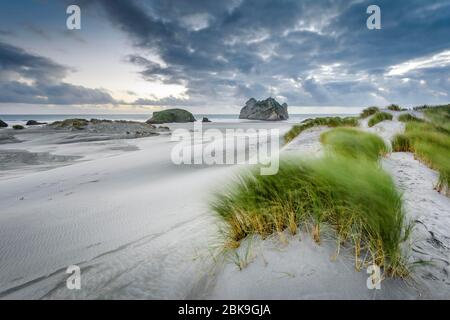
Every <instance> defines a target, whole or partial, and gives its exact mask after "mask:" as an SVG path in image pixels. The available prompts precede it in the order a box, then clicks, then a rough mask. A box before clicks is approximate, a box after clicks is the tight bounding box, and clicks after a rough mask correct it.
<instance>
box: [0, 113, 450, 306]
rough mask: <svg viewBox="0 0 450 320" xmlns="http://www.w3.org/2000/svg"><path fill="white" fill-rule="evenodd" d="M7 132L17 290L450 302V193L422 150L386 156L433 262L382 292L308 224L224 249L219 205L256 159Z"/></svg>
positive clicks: (383, 126)
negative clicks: (181, 160) (229, 251)
mask: <svg viewBox="0 0 450 320" xmlns="http://www.w3.org/2000/svg"><path fill="white" fill-rule="evenodd" d="M169 127H170V130H171V131H173V130H175V129H177V128H187V129H191V128H192V124H172V125H169ZM205 127H208V128H216V129H219V130H224V129H227V128H228V129H232V128H243V129H245V128H274V127H276V128H278V129H280V132H281V134H283V133H285V132H286V131H287V130H289V128H290V127H291V124H289V123H286V122H279V123H267V122H240V123H226V122H224V123H208V124H206V125H205ZM361 127H362V128H363V129H364V130H368V131H371V132H375V133H377V134H379V135H380V136H381V137H383V139H385V140H386V141H387V142H389V141H390V139H392V137H393V135H394V134H395V133H398V132H401V131H402V130H403V129H404V128H403V124H402V123H400V122H398V121H397V120H396V119H394V121H384V122H381V123H379V124H378V125H376V126H374V127H372V128H368V127H367V124H366V122H364V121H363V122H362V124H361ZM326 130H328V128H326V127H316V128H312V129H308V130H306V131H305V132H303V133H302V134H300V135H299V136H298V137H297V138H296V139H294V140H293V141H291V142H290V143H289V144H287V145H286V146H284V147H283V149H282V154H296V155H300V156H305V157H319V156H320V155H321V154H322V153H323V147H322V146H321V143H320V141H319V136H320V134H321V133H323V132H324V131H326ZM1 134H2V135H3V137H7V138H5V139H4V141H7V142H8V143H2V144H0V155H1V156H2V159H5V161H2V165H1V166H2V167H1V169H2V170H1V171H0V203H1V206H2V210H1V214H0V261H1V264H0V297H1V298H3V299H18V298H29V299H60V298H63V299H66V298H69V299H74V298H76V299H109V298H112V299H128V298H134V299H187V298H193V299H199V298H207V299H230V298H233V299H237V298H242V299H418V298H419V299H420V298H424V299H429V298H449V292H450V281H449V277H448V274H449V271H450V270H449V258H450V239H449V238H448V236H447V235H448V234H449V231H450V211H449V208H450V201H449V198H448V197H445V196H444V195H441V194H439V193H438V192H437V191H435V190H433V185H434V183H435V181H436V179H437V174H436V173H435V172H434V171H433V170H431V169H429V168H427V167H425V166H424V165H423V164H421V163H420V162H418V161H417V160H414V157H413V156H412V155H411V154H408V153H393V154H390V155H389V156H387V157H386V158H385V159H383V162H382V165H383V167H384V168H385V169H386V170H388V171H389V172H390V173H391V174H392V176H393V177H394V180H395V182H396V184H397V186H398V188H400V189H401V190H402V192H403V193H404V201H405V206H406V210H407V214H408V218H409V219H413V220H416V221H417V222H418V226H417V227H416V228H415V231H414V236H413V237H412V238H413V240H412V248H413V251H412V256H411V259H412V260H417V259H424V260H429V261H433V264H430V265H425V266H420V267H418V268H417V270H416V271H414V273H413V276H412V277H411V279H410V280H408V281H403V280H400V279H387V280H385V281H383V288H382V290H376V291H370V290H367V287H366V281H367V277H368V275H367V274H366V272H365V270H361V271H356V270H355V267H354V265H353V260H352V257H351V252H350V251H349V250H350V249H349V248H342V250H341V252H340V254H339V255H338V256H337V257H336V256H335V253H336V248H335V243H334V241H333V240H332V239H325V240H324V241H323V242H322V243H321V244H320V245H318V244H316V243H315V242H313V241H312V240H311V237H310V235H308V234H305V233H304V232H299V233H298V235H296V236H290V235H288V234H285V235H284V236H279V235H276V236H273V237H271V238H270V239H266V240H262V239H260V238H258V237H251V238H249V239H247V240H245V241H244V242H243V244H241V246H240V248H239V249H237V251H236V252H237V253H238V254H237V256H239V257H241V258H239V259H243V260H242V263H244V264H245V266H246V267H245V268H243V269H242V270H239V268H237V266H236V263H235V261H234V262H233V260H232V259H229V258H225V259H222V258H223V257H220V258H219V259H218V258H217V257H218V256H217V250H218V248H219V247H220V237H219V233H218V229H217V219H216V218H215V216H214V215H213V214H212V212H211V210H210V208H209V201H210V198H211V195H212V193H213V191H215V190H221V188H222V187H223V186H224V185H226V184H227V183H229V182H230V180H232V179H233V176H236V175H237V174H238V173H239V172H240V171H241V170H242V166H225V165H224V166H187V165H182V166H177V165H175V164H173V163H172V162H171V159H170V152H171V149H172V147H173V144H174V142H171V141H170V134H169V133H165V134H160V135H158V136H150V137H144V138H138V139H108V140H105V139H101V138H98V137H97V138H93V139H88V140H86V139H81V140H79V141H75V140H74V133H73V132H57V133H55V132H49V131H48V130H46V129H44V128H30V129H27V130H24V131H23V132H18V133H17V132H13V131H12V130H3V131H2V132H1ZM75 134H78V133H75ZM68 139H69V140H70V139H72V140H74V141H73V142H72V143H67V141H68ZM63 141H64V142H65V143H63ZM219 260H220V261H219ZM69 265H78V266H80V268H81V271H82V290H74V291H71V290H67V288H66V283H65V280H66V279H67V276H68V275H67V274H66V269H67V267H68V266H69Z"/></svg>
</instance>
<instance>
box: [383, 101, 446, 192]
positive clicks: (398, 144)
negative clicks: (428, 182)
mask: <svg viewBox="0 0 450 320" xmlns="http://www.w3.org/2000/svg"><path fill="white" fill-rule="evenodd" d="M424 112H425V115H426V117H427V118H428V120H429V121H426V122H417V121H415V120H414V121H409V122H407V123H406V126H405V133H404V134H398V135H396V136H395V137H394V139H393V141H392V147H393V151H396V152H413V153H414V154H415V156H416V158H418V159H419V160H421V161H422V162H423V163H425V164H426V165H427V166H429V167H430V168H432V169H435V170H437V171H438V172H439V180H438V183H437V185H436V189H437V190H438V191H440V192H443V193H444V194H446V195H447V196H450V191H449V185H450V128H449V124H450V105H449V106H442V107H434V108H427V109H425V111H424Z"/></svg>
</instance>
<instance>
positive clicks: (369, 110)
mask: <svg viewBox="0 0 450 320" xmlns="http://www.w3.org/2000/svg"><path fill="white" fill-rule="evenodd" d="M377 112H380V109H379V108H378V107H369V108H366V109H364V110H363V111H362V112H361V114H360V118H361V119H364V118H367V117H369V116H371V115H373V114H375V113H377Z"/></svg>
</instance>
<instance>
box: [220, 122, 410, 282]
mask: <svg viewBox="0 0 450 320" xmlns="http://www.w3.org/2000/svg"><path fill="white" fill-rule="evenodd" d="M321 139H322V141H323V142H324V143H325V144H326V145H327V147H328V148H329V151H330V152H329V153H327V155H326V156H325V157H323V158H320V159H314V160H301V159H296V158H291V159H284V160H282V161H281V163H280V169H279V171H278V174H276V175H271V176H262V175H259V171H258V170H257V169H255V170H252V171H249V172H247V173H246V174H244V175H242V176H241V177H240V179H239V180H238V181H236V182H235V183H234V184H233V185H232V186H231V188H230V189H228V190H227V191H226V192H225V193H220V194H217V195H216V197H215V200H214V201H213V203H212V209H213V211H214V212H215V213H216V214H217V215H218V217H219V218H220V219H221V221H223V222H224V234H225V235H226V238H227V242H228V243H230V244H231V245H232V246H235V245H236V243H239V241H240V240H242V239H244V238H246V237H247V236H249V235H254V234H258V235H261V236H262V237H263V238H265V237H268V236H270V235H271V234H276V233H280V232H282V231H283V230H286V229H287V230H289V231H290V232H291V233H293V234H294V233H295V232H296V231H297V229H298V228H302V229H303V230H308V231H309V232H310V233H311V237H312V238H313V239H314V240H315V241H316V242H318V243H320V239H321V233H322V232H324V231H322V230H329V228H324V226H325V225H326V226H327V227H328V226H331V227H332V230H333V232H334V234H335V237H336V241H337V245H338V247H339V245H341V244H343V243H348V244H350V245H352V247H353V248H354V252H355V261H356V267H357V268H359V266H361V264H365V263H367V264H368V263H377V264H378V265H380V266H382V267H384V270H385V272H387V274H389V275H393V276H395V275H401V276H402V275H405V274H406V273H407V269H406V267H405V263H404V260H403V257H402V254H401V249H400V244H401V243H402V242H403V241H404V240H405V238H406V237H407V235H408V234H409V226H407V225H406V224H405V217H404V213H403V210H402V200H401V194H400V193H399V192H398V191H397V190H396V188H395V185H394V183H393V181H392V179H391V177H390V176H389V175H388V174H387V173H386V172H384V171H383V170H382V169H381V168H380V166H379V165H378V163H377V160H378V157H379V156H380V155H381V154H383V153H384V152H386V146H385V145H384V143H383V141H382V140H381V138H379V137H377V136H374V135H372V134H368V133H363V132H361V131H358V130H354V129H350V128H338V129H334V130H332V131H330V132H327V133H325V134H323V135H322V137H321ZM376 140H378V141H376ZM363 251H365V252H368V253H369V255H368V256H369V258H367V259H365V258H364V259H362V258H361V257H362V255H361V252H363ZM361 259H362V260H361Z"/></svg>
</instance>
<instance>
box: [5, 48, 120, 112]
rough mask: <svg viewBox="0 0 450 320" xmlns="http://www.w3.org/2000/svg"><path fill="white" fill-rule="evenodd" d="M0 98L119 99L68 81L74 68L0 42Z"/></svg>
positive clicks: (62, 101) (94, 101)
mask: <svg viewBox="0 0 450 320" xmlns="http://www.w3.org/2000/svg"><path fill="white" fill-rule="evenodd" d="M0 71H1V72H0V102H3V103H4V102H9V103H31V104H62V105H67V104H77V105H82V104H106V103H116V101H115V100H114V99H113V98H112V97H111V96H110V94H109V93H108V92H106V91H104V90H101V89H90V88H86V87H83V86H75V85H72V84H68V83H64V82H62V81H61V79H63V78H65V77H66V75H67V74H68V73H69V72H71V71H72V70H71V69H70V68H69V67H66V66H62V65H60V64H58V63H55V62H53V61H52V60H50V59H48V58H45V57H41V56H37V55H34V54H30V53H27V52H26V51H25V50H23V49H21V48H18V47H15V46H12V45H9V44H6V43H3V42H0Z"/></svg>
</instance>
